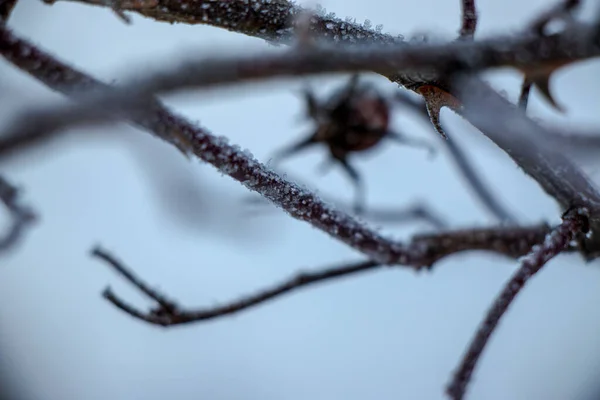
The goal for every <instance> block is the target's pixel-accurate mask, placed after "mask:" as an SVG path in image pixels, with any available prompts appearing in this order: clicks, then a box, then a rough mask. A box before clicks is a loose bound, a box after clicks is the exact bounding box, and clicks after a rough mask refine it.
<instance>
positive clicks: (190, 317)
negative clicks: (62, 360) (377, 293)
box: [92, 225, 549, 326]
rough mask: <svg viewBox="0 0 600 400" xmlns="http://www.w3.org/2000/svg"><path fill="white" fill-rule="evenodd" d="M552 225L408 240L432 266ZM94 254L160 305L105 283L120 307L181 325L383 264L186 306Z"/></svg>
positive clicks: (496, 248) (523, 245)
mask: <svg viewBox="0 0 600 400" xmlns="http://www.w3.org/2000/svg"><path fill="white" fill-rule="evenodd" d="M548 232H549V228H548V226H547V225H538V226H531V227H526V228H506V227H499V228H486V229H470V230H457V231H448V232H443V233H440V234H432V235H420V236H415V237H413V239H412V240H411V242H410V244H409V245H408V247H409V249H410V251H411V252H412V253H413V254H414V255H415V258H414V260H413V262H414V263H416V264H415V265H425V266H428V267H429V268H431V267H432V266H433V264H434V263H435V262H437V261H439V260H441V259H442V258H445V257H448V256H450V255H452V254H456V253H458V252H463V251H472V250H487V251H492V252H496V253H499V254H502V255H505V256H507V257H512V258H516V257H520V256H522V255H524V254H526V253H527V252H528V251H529V249H530V248H531V246H533V245H535V244H537V243H541V241H542V240H543V239H544V237H545V236H546V235H547V234H548ZM92 256H94V257H97V258H99V259H101V260H104V261H105V262H106V263H107V264H108V265H109V266H110V267H112V268H113V269H115V270H116V271H117V272H118V273H119V274H120V275H121V276H122V277H123V278H125V280H127V281H128V282H129V283H130V284H131V285H133V286H134V287H135V288H137V289H138V290H140V291H141V292H142V293H144V294H145V295H146V296H147V297H149V298H150V299H152V300H154V301H155V302H156V303H157V304H158V306H157V307H156V308H153V309H151V310H150V311H149V312H147V311H142V310H139V309H137V308H136V307H134V306H132V305H130V304H128V303H127V302H126V301H124V300H123V299H121V298H120V297H119V296H117V295H116V294H115V293H114V292H113V291H112V289H110V287H108V288H106V289H105V291H104V292H103V296H104V297H105V298H106V299H107V300H108V301H110V302H111V303H112V304H113V305H115V306H116V307H117V308H119V309H120V310H122V311H124V312H125V313H127V314H129V315H130V316H132V317H135V318H137V319H140V320H143V321H146V322H148V323H151V324H156V325H161V326H172V325H181V324H187V323H194V322H201V321H206V320H209V319H215V318H220V317H224V316H227V315H231V314H234V313H238V312H240V311H243V310H246V309H248V308H251V307H254V306H257V305H259V304H262V303H264V302H266V301H270V300H273V299H275V298H277V297H280V296H282V295H284V294H287V293H290V292H292V291H295V290H297V289H300V288H303V287H306V286H309V285H312V284H315V283H318V282H324V281H327V280H332V279H337V278H341V277H343V276H348V275H353V274H356V273H358V272H365V271H369V270H373V269H376V268H380V267H382V265H381V264H380V263H377V262H376V261H364V262H360V263H353V264H346V265H343V266H337V267H330V268H325V269H322V270H318V271H315V272H303V273H300V274H297V275H294V276H292V277H290V278H288V279H286V280H284V281H283V282H281V283H279V284H277V285H274V286H272V287H269V288H267V289H262V290H259V291H257V292H255V293H254V294H251V295H247V296H244V297H242V298H240V299H238V300H234V301H231V302H228V303H226V304H223V305H220V306H216V307H211V308H201V309H193V310H189V309H184V308H181V307H180V306H178V305H177V304H175V303H174V302H172V301H170V300H167V299H166V296H164V295H163V294H161V293H159V292H158V291H156V290H154V289H152V288H150V287H149V286H148V285H147V284H146V283H144V282H143V281H142V280H141V279H140V278H139V277H137V276H136V275H135V273H133V272H132V271H130V270H129V269H128V268H127V267H125V266H124V265H123V264H122V263H120V262H119V261H118V260H117V259H116V258H115V257H113V256H111V255H110V254H109V253H108V252H106V251H105V250H102V249H100V248H94V249H93V250H92Z"/></svg>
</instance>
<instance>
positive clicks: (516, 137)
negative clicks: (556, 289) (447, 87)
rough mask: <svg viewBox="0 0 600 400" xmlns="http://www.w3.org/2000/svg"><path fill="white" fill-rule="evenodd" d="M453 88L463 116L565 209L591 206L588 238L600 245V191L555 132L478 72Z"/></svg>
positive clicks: (462, 77) (593, 246) (591, 243)
mask: <svg viewBox="0 0 600 400" xmlns="http://www.w3.org/2000/svg"><path fill="white" fill-rule="evenodd" d="M453 88H454V90H455V93H457V96H458V97H459V99H460V100H461V101H462V102H463V104H464V111H463V116H464V117H465V118H466V119H467V120H469V122H471V123H472V124H473V125H474V126H475V127H477V128H478V129H479V130H481V131H482V132H484V134H485V135H486V136H487V137H488V138H489V139H490V140H492V141H493V142H494V143H495V144H496V145H497V146H498V147H500V148H501V149H503V150H504V151H505V152H506V153H507V154H508V155H509V156H510V157H511V158H512V159H513V160H514V161H515V162H516V163H517V165H518V166H519V167H521V168H522V169H523V170H524V171H525V172H526V173H527V174H528V175H530V176H531V177H532V178H534V179H535V180H536V181H537V182H538V183H539V184H540V186H541V187H542V188H543V189H544V191H545V192H546V193H547V194H548V195H550V196H552V197H553V198H554V199H555V200H556V201H557V202H558V203H559V204H560V205H561V207H562V209H563V210H567V209H570V208H572V207H577V208H582V209H586V210H587V212H588V213H589V218H590V223H591V226H592V232H594V233H596V235H593V236H592V238H590V239H589V240H586V244H587V246H588V247H589V248H588V250H592V249H593V250H594V251H597V250H599V249H600V247H599V238H598V236H599V235H598V234H599V233H600V193H598V191H597V189H596V187H595V186H594V184H593V183H592V182H591V180H590V179H589V178H588V177H587V176H586V175H585V174H584V173H583V172H582V171H581V170H580V169H579V168H578V167H577V166H576V165H575V164H573V163H572V162H571V160H569V159H568V158H567V157H566V156H564V155H563V153H562V149H560V148H558V147H557V146H554V145H553V142H552V141H551V140H548V137H551V135H552V133H551V132H548V131H547V130H546V129H544V128H543V127H541V126H540V125H539V124H537V123H536V122H534V121H533V120H531V119H529V118H527V117H526V116H525V115H524V114H523V112H522V111H520V110H519V109H518V108H517V107H516V106H514V105H512V104H511V103H509V102H508V101H507V100H506V99H504V98H503V97H502V96H500V95H499V94H498V93H496V92H495V91H494V90H492V89H491V88H490V87H489V86H488V85H486V84H484V83H483V82H482V81H481V80H479V79H478V78H475V77H470V76H467V75H459V76H457V79H456V81H455V82H454V84H453Z"/></svg>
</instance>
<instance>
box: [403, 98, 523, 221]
mask: <svg viewBox="0 0 600 400" xmlns="http://www.w3.org/2000/svg"><path fill="white" fill-rule="evenodd" d="M396 96H397V99H398V100H399V101H400V102H401V103H402V104H404V105H406V106H408V107H410V108H411V109H412V110H413V111H415V113H416V114H417V115H418V116H419V117H421V118H423V119H425V120H426V121H429V114H428V113H427V108H426V106H425V102H423V101H422V100H416V99H415V100H413V99H412V98H410V97H409V96H408V95H407V94H405V93H403V92H400V91H398V92H397V94H396ZM446 130H447V129H446ZM443 144H444V145H445V146H446V148H447V149H448V152H449V154H450V158H451V159H452V160H453V161H454V163H455V164H456V166H457V167H458V170H459V172H460V173H461V175H462V176H463V178H464V179H465V180H466V181H467V185H468V186H469V187H470V188H471V189H472V190H473V193H474V195H475V197H476V198H477V199H479V201H480V202H481V204H482V205H483V206H484V207H485V208H486V209H487V210H488V211H489V213H490V214H492V215H493V216H494V217H496V218H497V219H498V221H500V222H504V223H509V224H516V223H517V219H516V218H515V217H514V216H513V215H512V213H510V212H509V211H508V210H507V209H506V207H505V206H504V205H503V204H501V203H500V201H499V200H498V196H497V195H495V194H493V193H492V190H491V189H490V188H489V187H488V186H487V185H486V184H485V182H484V180H483V178H481V177H480V176H479V174H478V173H477V171H476V170H475V167H474V166H473V165H472V163H471V161H470V160H469V157H468V155H467V154H466V153H465V152H464V151H463V149H462V148H461V147H460V146H459V145H458V144H457V143H456V141H455V140H454V139H452V138H448V139H447V140H444V141H443Z"/></svg>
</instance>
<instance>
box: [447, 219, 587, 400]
mask: <svg viewBox="0 0 600 400" xmlns="http://www.w3.org/2000/svg"><path fill="white" fill-rule="evenodd" d="M584 214H585V213H584V212H583V211H581V210H572V211H570V212H569V213H567V214H566V215H565V216H564V217H563V221H562V223H561V224H560V225H559V226H558V227H556V228H555V229H553V230H552V232H550V233H549V234H548V235H547V236H546V238H545V240H544V242H543V244H541V245H536V246H533V248H532V250H531V252H530V253H529V254H528V255H527V256H526V257H525V258H524V259H523V260H522V261H521V267H520V268H519V269H518V270H517V272H516V273H515V274H514V275H513V276H512V278H511V279H510V280H509V281H508V283H507V284H506V285H505V286H504V289H503V290H502V291H501V293H500V294H499V295H498V297H497V298H496V300H495V301H494V304H493V305H492V306H491V307H490V309H489V311H488V313H487V315H486V317H485V319H484V320H483V322H482V323H481V324H480V325H479V328H478V330H477V332H476V334H475V337H474V338H473V340H472V341H471V344H470V345H469V348H468V349H467V351H466V352H465V354H464V356H463V358H462V360H461V362H460V365H459V367H458V369H457V370H456V372H455V373H454V375H453V378H452V381H451V383H450V385H449V386H448V388H447V390H446V392H447V394H448V395H449V396H450V398H452V399H453V400H461V399H462V398H463V397H464V394H465V392H466V389H467V386H468V384H469V382H470V380H471V376H472V375H473V371H474V369H475V367H476V365H477V362H478V361H479V359H480V357H481V354H482V353H483V350H484V349H485V346H486V345H487V343H488V341H489V339H490V337H491V335H492V334H493V333H494V331H495V330H496V328H497V326H498V323H499V322H500V319H501V318H502V316H503V315H505V313H506V311H507V310H508V308H509V307H510V305H511V304H512V302H513V301H514V299H515V298H516V297H517V295H518V294H519V292H520V291H521V289H523V287H524V286H525V283H527V282H528V281H529V280H530V279H531V278H532V277H533V275H535V274H536V273H537V272H538V271H539V270H540V269H541V268H542V267H543V266H544V265H545V264H546V263H548V261H550V260H551V259H552V258H554V257H555V256H557V255H558V254H560V253H561V252H563V251H564V250H565V249H566V248H567V247H568V246H569V243H570V242H571V241H572V240H573V239H574V238H575V237H576V236H577V235H578V234H579V233H585V232H586V231H587V222H586V216H585V215H584Z"/></svg>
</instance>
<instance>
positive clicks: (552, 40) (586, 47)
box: [0, 25, 600, 156]
mask: <svg viewBox="0 0 600 400" xmlns="http://www.w3.org/2000/svg"><path fill="white" fill-rule="evenodd" d="M592 33H595V29H593V28H591V27H590V26H588V25H581V26H577V27H572V28H571V29H568V30H565V31H564V32H562V33H560V34H556V35H553V36H544V37H537V36H533V37H532V36H527V37H523V38H515V37H500V38H493V39H488V40H486V41H479V42H473V41H468V42H467V41H459V42H453V43H449V44H438V45H436V44H422V45H410V46H408V45H405V44H404V45H396V46H375V45H370V46H350V47H340V48H332V47H331V46H320V47H315V48H310V49H307V48H299V49H292V51H288V52H278V53H275V54H273V53H268V54H260V55H256V54H252V55H250V56H244V57H239V56H233V57H231V56H230V57H215V58H203V59H191V60H188V61H187V62H184V63H182V64H180V65H179V66H177V67H175V68H171V69H166V70H164V71H162V72H158V73H154V74H149V75H148V76H146V77H143V78H141V79H136V80H134V81H131V82H130V83H129V84H127V85H125V86H124V87H121V88H119V89H116V90H94V91H92V92H91V93H86V94H84V95H81V96H79V101H78V102H77V104H76V105H70V106H62V105H61V106H56V107H52V108H49V109H45V110H43V111H33V112H29V113H25V114H24V115H21V118H18V119H17V120H16V121H15V122H14V124H13V125H12V127H9V128H8V131H7V132H6V134H5V135H4V139H3V141H2V143H1V144H0V156H5V155H6V154H7V153H9V152H11V151H13V150H15V148H17V147H19V146H20V145H21V144H22V143H23V142H33V141H37V140H40V139H41V138H43V137H45V136H48V135H50V134H51V133H52V132H54V131H57V130H60V129H64V128H66V127H69V126H73V125H77V124H83V123H89V122H96V123H99V122H101V121H104V120H105V119H106V118H107V117H108V116H111V117H113V118H125V117H126V116H127V115H128V114H129V113H130V112H133V111H139V110H141V109H143V108H144V107H147V106H148V102H149V100H148V96H150V95H154V94H165V93H172V92H175V91H178V90H183V89H192V88H195V89H204V90H206V89H209V88H214V87H218V86H224V85H231V84H234V83H244V82H246V83H248V82H252V81H257V80H267V79H275V78H283V77H293V76H304V75H309V74H310V75H318V74H326V73H335V72H360V71H375V72H378V73H382V74H384V75H387V76H394V77H397V76H399V75H398V73H399V72H398V71H400V72H402V71H405V72H406V71H413V72H415V71H417V72H418V71H423V70H426V71H434V72H435V71H438V72H439V73H444V72H447V71H448V70H449V69H450V70H451V69H453V68H456V67H460V68H459V70H461V71H476V70H481V69H485V68H492V67H501V66H513V67H517V68H521V69H524V70H526V71H532V70H533V71H537V70H538V69H539V68H548V65H552V66H553V68H554V66H555V65H563V64H565V63H570V62H573V61H576V60H579V59H584V58H589V57H596V56H599V55H600V43H597V42H596V41H593V40H590V35H591V34H592ZM12 36H13V35H12V33H11V32H10V31H9V30H8V29H7V28H6V27H4V29H2V30H1V31H0V43H3V45H2V46H3V49H0V50H2V52H6V51H9V50H10V47H13V45H12V44H11V42H10V41H11V37H12ZM6 47H9V49H7V48H6ZM523 54H527V57H523ZM396 80H397V79H396Z"/></svg>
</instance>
